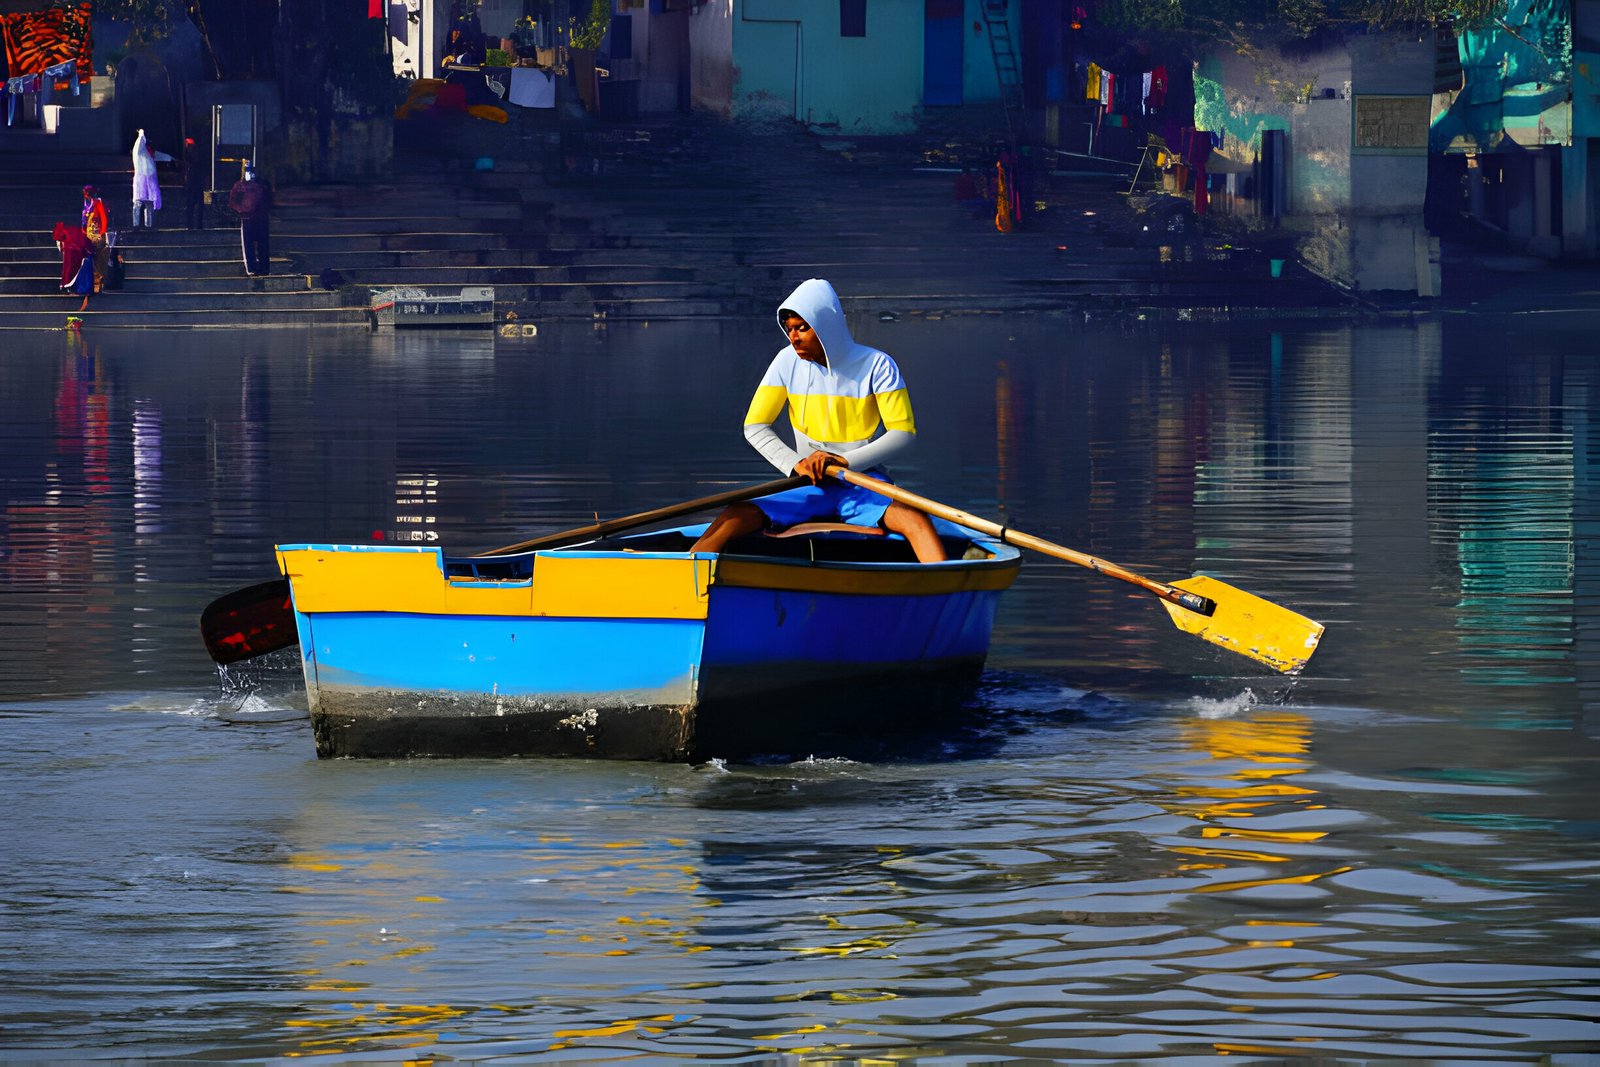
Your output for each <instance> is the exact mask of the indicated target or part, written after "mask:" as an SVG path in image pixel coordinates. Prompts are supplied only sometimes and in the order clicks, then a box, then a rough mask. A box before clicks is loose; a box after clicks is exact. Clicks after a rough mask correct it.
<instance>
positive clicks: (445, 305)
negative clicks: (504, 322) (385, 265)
mask: <svg viewBox="0 0 1600 1067" xmlns="http://www.w3.org/2000/svg"><path fill="white" fill-rule="evenodd" d="M371 307H372V315H373V319H374V320H375V322H376V324H377V325H379V326H391V327H394V328H395V329H454V328H460V327H469V328H488V327H491V326H493V325H494V287H493V286H486V285H474V286H462V287H448V288H443V287H429V286H414V285H412V286H399V287H396V288H393V289H384V290H380V291H377V292H374V293H373V294H372V304H371Z"/></svg>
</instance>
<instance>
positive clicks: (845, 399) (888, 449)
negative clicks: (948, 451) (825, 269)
mask: <svg viewBox="0 0 1600 1067" xmlns="http://www.w3.org/2000/svg"><path fill="white" fill-rule="evenodd" d="M786 311H792V312H794V313H795V314H796V315H799V316H800V317H801V318H803V319H805V320H806V322H808V323H809V324H810V325H811V329H812V331H813V332H815V333H816V335H817V339H818V340H819V341H821V342H822V351H823V358H824V363H823V364H821V365H819V364H816V363H812V362H810V361H808V360H804V359H801V358H800V356H799V355H798V354H797V353H796V352H795V350H794V346H793V345H786V346H784V348H783V350H782V351H781V352H779V353H778V354H777V356H775V357H774V358H773V360H772V363H771V365H770V366H768V367H767V373H766V375H765V376H764V377H763V378H762V379H761V384H760V386H758V387H757V388H756V395H755V396H754V398H752V399H751V401H750V410H749V412H748V413H746V415H745V417H744V436H745V439H746V440H748V441H749V442H750V443H751V444H752V445H754V446H755V447H756V450H757V451H759V452H760V453H761V454H762V455H763V456H765V457H766V458H767V462H769V463H771V464H772V465H773V466H774V467H776V468H778V470H779V471H781V472H782V473H784V474H789V473H791V472H792V471H793V470H794V467H795V464H797V463H799V462H800V461H801V460H802V459H804V458H805V457H807V456H809V455H810V454H811V453H812V452H815V451H818V450H821V451H824V452H833V453H836V454H838V455H841V456H845V457H847V458H848V459H849V461H850V468H851V469H852V470H857V471H867V470H870V469H872V468H874V467H877V466H879V465H881V464H882V463H883V462H884V461H885V460H887V459H888V458H889V457H890V456H892V455H895V454H896V453H898V452H900V451H902V450H903V449H905V448H906V447H907V446H909V445H910V444H911V443H912V441H913V440H914V439H915V437H916V433H917V427H916V422H915V420H914V419H913V418H912V415H911V396H910V393H909V392H908V391H907V390H906V383H905V380H904V379H902V378H901V377H900V368H899V367H898V366H896V364H895V361H894V360H893V359H891V358H890V357H889V355H888V353H886V352H880V351H879V350H878V349H876V348H872V347H870V346H868V345H863V344H858V343H857V342H856V340H855V338H853V337H852V336H850V327H849V326H848V325H847V324H846V323H845V319H844V309H843V308H842V307H840V306H839V295H838V294H837V293H835V292H834V290H833V286H831V285H829V284H828V283H827V282H825V281H823V280H822V279H821V278H812V279H810V280H809V281H805V282H801V283H800V285H799V286H798V287H797V288H796V289H795V291H794V292H793V293H790V294H789V297H788V299H786V300H784V302H783V303H782V304H781V305H779V310H778V326H779V328H780V329H782V328H783V318H784V312H786ZM785 336H787V331H785ZM785 408H787V410H788V412H789V425H790V426H791V427H793V428H794V438H795V447H794V448H790V447H789V446H788V445H786V444H784V443H783V440H782V439H781V438H779V437H778V435H777V433H776V431H774V430H773V428H772V424H773V423H774V422H775V421H777V418H778V416H779V415H780V414H782V412H783V411H784V410H785ZM880 424H881V425H882V426H883V427H884V432H883V435H882V436H880V437H878V438H877V439H875V440H874V439H873V436H872V435H873V434H874V433H875V432H877V429H878V427H879V425H880Z"/></svg>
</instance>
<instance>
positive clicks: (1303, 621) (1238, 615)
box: [828, 464, 1322, 674]
mask: <svg viewBox="0 0 1600 1067" xmlns="http://www.w3.org/2000/svg"><path fill="white" fill-rule="evenodd" d="M828 473H829V474H830V475H832V476H833V477H835V478H842V479H844V480H845V481H847V482H849V483H850V484H851V485H859V486H860V487H861V488H863V489H870V490H872V491H873V492H874V493H881V494H882V495H884V496H886V497H888V498H889V499H891V500H898V501H899V502H900V503H902V504H905V505H907V506H908V507H913V508H916V509H917V510H918V511H925V512H927V513H928V514H929V515H936V516H938V517H939V518H941V519H948V520H949V521H951V522H954V523H958V524H960V525H962V526H966V527H968V528H969V529H973V530H977V531H979V532H981V533H986V534H988V535H989V536H991V537H997V538H999V539H1000V540H1001V541H1004V542H1005V543H1006V544H1010V545H1016V546H1017V547H1018V548H1031V549H1033V550H1034V551H1035V552H1043V553H1044V554H1045V555H1047V556H1054V557H1055V558H1056V559H1064V560H1066V561H1067V562H1068V563H1076V564H1077V565H1078V566H1080V567H1087V568H1089V569H1090V570H1092V571H1095V572H1096V573H1098V574H1104V575H1108V576H1109V577H1112V578H1117V579H1120V580H1122V581H1124V582H1129V583H1131V584H1133V585H1136V586H1138V587H1139V588H1140V589H1143V590H1144V591H1145V592H1147V593H1153V594H1155V595H1156V596H1157V597H1159V598H1160V599H1161V606H1162V607H1164V608H1166V609H1167V614H1168V615H1170V616H1172V621H1173V622H1174V623H1175V624H1176V625H1177V627H1178V629H1180V630H1182V631H1184V632H1185V633H1190V634H1194V635H1195V636H1196V637H1200V638H1202V639H1204V640H1206V641H1210V642H1211V643H1212V644H1214V645H1218V646H1220V647H1222V648H1225V649H1227V650H1228V651H1230V652H1237V653H1239V654H1240V655H1241V656H1249V657H1250V658H1251V659H1254V660H1259V661H1260V662H1262V663H1265V664H1266V665H1267V666H1269V667H1271V668H1272V669H1273V670H1277V671H1282V672H1284V673H1285V674H1292V673H1295V672H1298V671H1299V670H1300V668H1302V667H1304V666H1305V665H1306V661H1307V660H1309V659H1310V658H1311V654H1312V653H1313V652H1315V651H1316V650H1317V642H1318V641H1320V640H1321V639H1322V624H1321V623H1320V622H1313V621H1312V620H1311V619H1308V618H1306V617H1305V616H1304V615H1299V614H1296V613H1295V612H1293V611H1290V610H1289V609H1288V608H1284V607H1279V606H1278V605H1277V604H1274V603H1272V602H1271V601H1269V600H1263V599H1261V598H1260V597H1258V596H1255V595H1254V594H1252V593H1247V592H1245V591H1244V590H1243V589H1235V588H1234V587H1233V586H1231V585H1228V584H1227V583H1226V582H1220V581H1218V580H1217V579H1215V578H1208V577H1206V576H1204V575H1198V576H1196V577H1194V578H1185V579H1184V580H1183V581H1181V582H1172V583H1170V584H1169V583H1166V582H1156V581H1152V580H1150V579H1149V578H1145V577H1142V576H1140V575H1137V574H1134V573H1133V572H1132V571H1130V570H1128V569H1127V568H1126V567H1119V566H1118V565H1117V564H1115V563H1110V562H1107V561H1106V560H1103V559H1096V558H1095V557H1094V556H1090V555H1087V554H1085V553H1083V552H1078V551H1076V550H1074V549H1071V548H1066V547H1064V546H1062V545H1058V544H1055V543H1054V542H1052V541H1046V540H1045V539H1044V538H1042V537H1035V536H1033V535H1032V534H1027V533H1023V532H1022V531H1021V530H1014V529H1012V528H1010V527H1009V526H1001V525H1000V524H999V523H997V522H991V521H989V520H988V519H981V518H979V517H978V516H976V515H971V514H968V513H967V512H965V511H960V510H958V509H956V508H952V507H950V506H948V505H946V504H941V503H939V502H938V501H937V500H929V499H928V498H927V497H922V496H918V495H917V494H916V493H913V492H910V491H908V490H905V489H901V488H900V487H899V486H897V485H890V484H889V483H888V482H884V481H880V480H878V479H877V478H868V477H866V476H865V475H862V474H857V473H856V472H855V471H853V470H849V469H848V468H845V467H840V466H838V465H837V464H829V466H828Z"/></svg>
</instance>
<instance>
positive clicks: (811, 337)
mask: <svg viewBox="0 0 1600 1067" xmlns="http://www.w3.org/2000/svg"><path fill="white" fill-rule="evenodd" d="M778 325H779V326H780V327H781V328H782V329H783V331H784V334H785V335H786V336H787V337H788V339H789V344H788V345H787V346H786V347H785V348H784V349H783V350H782V351H780V352H779V353H778V354H777V356H775V357H774V358H773V360H772V363H771V365H770V366H768V367H767V373H766V376H765V377H763V378H762V379H761V385H760V386H759V387H757V389H756V395H755V397H754V398H753V399H752V400H751V401H750V410H749V412H748V413H747V414H746V415H745V417H744V436H745V439H746V440H747V441H749V442H750V443H751V444H752V445H754V446H755V448H756V450H757V451H758V452H760V453H761V454H762V455H763V456H765V457H766V458H767V462H769V463H771V464H772V465H773V466H774V467H776V468H778V470H780V471H782V472H783V473H784V474H790V473H793V474H798V475H802V476H804V477H806V478H809V479H810V480H811V484H810V485H809V486H802V487H801V488H799V489H791V490H789V491H788V492H786V493H778V494H775V495H773V496H768V497H762V498H761V499H759V500H755V501H752V502H750V503H742V504H734V505H732V506H731V507H729V508H728V509H727V510H725V511H724V512H723V513H722V514H721V515H718V516H717V518H716V520H715V521H713V522H712V523H711V525H710V526H709V527H707V528H706V532H705V533H704V534H702V535H701V536H700V539H699V540H698V541H696V542H695V544H694V548H693V551H695V552H720V551H722V549H723V548H724V547H725V546H726V545H727V544H728V543H729V542H730V541H732V540H734V539H735V538H737V537H742V536H743V535H745V534H750V533H755V532H756V531H758V530H761V529H764V528H767V527H787V526H794V525H796V524H798V523H802V522H817V521H831V522H846V523H850V524H852V525H858V526H882V527H883V528H884V529H885V530H888V531H890V532H891V533H897V534H900V535H902V536H903V537H905V539H906V540H907V541H908V542H910V544H911V549H912V551H913V552H915V553H916V555H917V559H918V560H920V561H922V562H923V563H937V562H940V561H942V560H943V559H944V558H945V552H944V545H943V544H942V543H941V542H940V541H939V535H938V534H937V533H935V532H934V529H933V523H932V522H931V521H930V520H929V519H928V516H927V515H925V514H923V513H922V512H920V511H918V510H916V509H915V508H911V507H907V506H906V505H904V504H901V503H898V502H894V503H891V502H889V501H888V500H887V499H886V498H885V497H883V496H880V495H879V494H877V493H874V492H872V491H871V490H869V489H862V488H859V487H857V486H853V485H848V484H846V483H843V482H840V481H838V480H836V479H833V478H829V477H827V475H826V474H825V473H824V470H825V468H826V466H827V465H828V464H829V463H833V464H836V465H838V466H841V467H849V468H850V469H852V470H856V471H860V472H861V473H863V474H866V475H868V476H870V477H873V478H880V479H882V480H884V481H889V480H890V479H889V476H888V474H887V472H885V471H884V470H883V468H882V464H883V462H884V461H885V460H887V459H888V458H889V457H890V456H893V455H897V454H899V453H900V452H902V451H904V450H905V449H906V448H907V447H908V446H910V444H911V443H912V442H913V441H914V440H915V439H916V433H917V429H916V423H915V421H914V420H913V419H912V416H911V397H910V394H909V393H908V392H907V390H906V384H905V381H904V379H902V378H901V377H900V368H899V367H898V366H897V365H896V364H895V361H894V360H893V359H892V358H890V356H889V354H888V353H886V352H881V351H879V350H878V349H875V348H872V347H871V346H869V345H863V344H859V343H857V342H856V340H855V338H853V337H852V336H851V335H850V327H849V326H848V325H847V324H846V323H845V319H844V309H843V308H842V307H840V305H839V295H838V294H837V293H835V292H834V290H833V286H831V285H829V284H828V283H827V282H825V281H823V280H822V279H820V278H812V279H811V280H809V281H805V282H802V283H800V285H799V286H798V287H797V288H796V289H795V291H794V292H793V293H790V294H789V297H788V299H787V300H785V301H784V302H783V304H782V306H781V307H780V308H779V310H778ZM785 409H787V410H788V412H789V425H790V427H791V428H792V429H793V430H794V438H795V447H794V448H790V447H789V446H788V445H786V444H784V443H783V440H782V439H781V438H780V437H779V436H778V434H777V431H775V430H774V429H773V428H772V424H773V423H774V422H776V421H777V419H778V416H779V415H780V414H782V413H783V411H784V410H785ZM880 425H882V426H883V427H884V432H883V433H882V435H880V436H878V437H876V438H874V437H873V434H874V433H876V432H877V430H878V427H879V426H880Z"/></svg>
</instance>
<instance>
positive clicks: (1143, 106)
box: [1139, 70, 1150, 115]
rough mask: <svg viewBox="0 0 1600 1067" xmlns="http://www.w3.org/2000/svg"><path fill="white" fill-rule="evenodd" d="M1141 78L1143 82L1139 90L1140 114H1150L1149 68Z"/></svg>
mask: <svg viewBox="0 0 1600 1067" xmlns="http://www.w3.org/2000/svg"><path fill="white" fill-rule="evenodd" d="M1140 80H1141V81H1142V82H1143V84H1142V85H1141V87H1140V92H1139V114H1141V115H1148V114H1150V72H1149V71H1148V70H1147V71H1145V72H1144V74H1142V75H1140Z"/></svg>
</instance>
